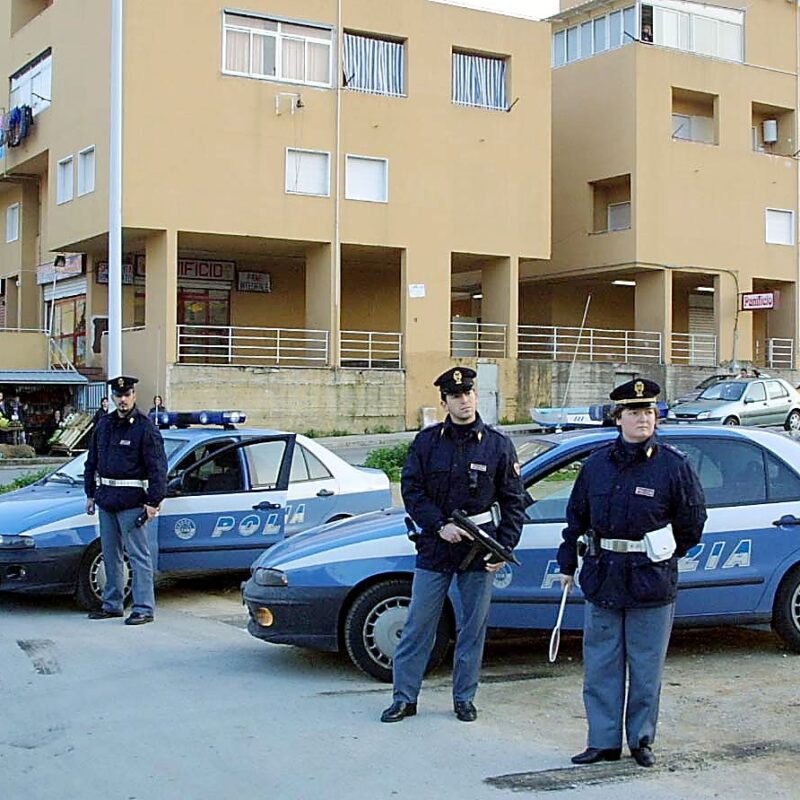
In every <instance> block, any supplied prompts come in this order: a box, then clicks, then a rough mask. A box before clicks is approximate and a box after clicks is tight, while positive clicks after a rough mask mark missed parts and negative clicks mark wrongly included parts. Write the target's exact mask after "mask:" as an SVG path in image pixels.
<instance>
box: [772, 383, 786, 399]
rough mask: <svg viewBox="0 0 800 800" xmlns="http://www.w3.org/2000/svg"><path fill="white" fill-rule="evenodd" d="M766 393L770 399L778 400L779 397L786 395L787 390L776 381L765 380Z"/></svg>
mask: <svg viewBox="0 0 800 800" xmlns="http://www.w3.org/2000/svg"><path fill="white" fill-rule="evenodd" d="M767 395H768V396H769V399H770V400H779V399H780V398H781V397H788V396H789V392H787V391H786V389H785V388H784V387H783V384H781V383H779V382H778V381H767Z"/></svg>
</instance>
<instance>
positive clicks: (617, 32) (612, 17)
mask: <svg viewBox="0 0 800 800" xmlns="http://www.w3.org/2000/svg"><path fill="white" fill-rule="evenodd" d="M621 44H622V12H621V11H612V12H611V13H610V14H609V15H608V46H609V47H619V46H620V45H621Z"/></svg>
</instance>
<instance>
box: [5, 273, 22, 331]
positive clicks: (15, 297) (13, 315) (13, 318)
mask: <svg viewBox="0 0 800 800" xmlns="http://www.w3.org/2000/svg"><path fill="white" fill-rule="evenodd" d="M19 280H20V278H19V275H9V276H8V277H7V278H6V279H5V281H6V327H7V328H19V327H20V325H19V288H18V287H17V282H18V281H19ZM20 283H21V282H20Z"/></svg>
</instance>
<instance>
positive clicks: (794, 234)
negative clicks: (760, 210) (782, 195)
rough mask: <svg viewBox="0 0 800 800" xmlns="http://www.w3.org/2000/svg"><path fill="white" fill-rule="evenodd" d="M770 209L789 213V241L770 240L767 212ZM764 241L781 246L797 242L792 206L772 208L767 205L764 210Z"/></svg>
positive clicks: (790, 245) (788, 245)
mask: <svg viewBox="0 0 800 800" xmlns="http://www.w3.org/2000/svg"><path fill="white" fill-rule="evenodd" d="M770 211H773V212H777V213H780V214H790V215H791V233H792V235H791V241H789V242H778V241H772V240H770V238H769V227H770V226H769V214H770ZM764 242H765V244H776V245H781V246H783V247H794V246H795V244H796V243H797V223H796V215H795V212H794V209H792V208H773V207H767V208H766V209H765V210H764Z"/></svg>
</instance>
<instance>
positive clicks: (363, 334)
mask: <svg viewBox="0 0 800 800" xmlns="http://www.w3.org/2000/svg"><path fill="white" fill-rule="evenodd" d="M402 342H403V334H402V333H395V332H393V331H391V332H390V331H341V332H340V334H339V349H340V357H341V363H342V366H343V367H349V368H354V369H400V368H401V367H402V366H403V364H402Z"/></svg>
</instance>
